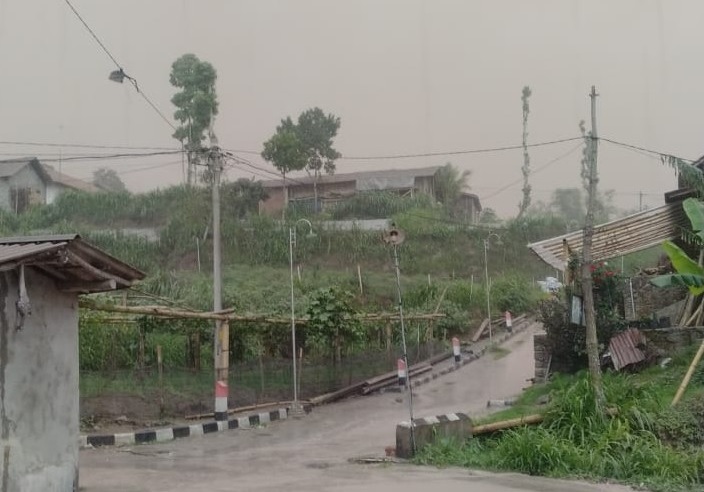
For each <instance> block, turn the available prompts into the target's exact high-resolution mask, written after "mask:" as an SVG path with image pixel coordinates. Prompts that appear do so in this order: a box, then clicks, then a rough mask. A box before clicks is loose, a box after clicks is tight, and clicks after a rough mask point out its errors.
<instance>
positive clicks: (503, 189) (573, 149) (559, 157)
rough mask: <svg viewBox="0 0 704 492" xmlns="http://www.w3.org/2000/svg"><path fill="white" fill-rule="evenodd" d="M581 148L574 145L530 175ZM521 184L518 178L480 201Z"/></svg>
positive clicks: (579, 145)
mask: <svg viewBox="0 0 704 492" xmlns="http://www.w3.org/2000/svg"><path fill="white" fill-rule="evenodd" d="M581 147H582V144H581V143H580V144H578V145H576V146H575V147H573V148H572V149H570V150H569V151H568V152H566V153H565V154H562V155H560V156H558V157H555V158H554V159H552V160H550V161H548V162H546V163H545V164H543V165H542V166H539V167H538V168H537V169H536V170H535V171H532V172H531V175H535V174H538V173H539V172H541V171H544V170H545V169H547V168H548V167H550V166H552V165H553V164H555V163H557V162H559V161H561V160H562V159H564V158H566V157H568V156H570V155H571V154H572V153H574V152H575V151H576V150H578V149H580V148H581ZM522 182H523V178H520V179H517V180H515V181H512V182H510V183H508V184H507V185H504V186H502V187H501V188H499V189H498V190H496V191H495V192H494V193H490V194H489V195H486V196H484V197H482V200H488V199H489V198H492V197H495V196H496V195H498V194H500V193H503V192H504V191H506V190H507V189H509V188H511V187H512V186H516V185H517V184H520V183H522Z"/></svg>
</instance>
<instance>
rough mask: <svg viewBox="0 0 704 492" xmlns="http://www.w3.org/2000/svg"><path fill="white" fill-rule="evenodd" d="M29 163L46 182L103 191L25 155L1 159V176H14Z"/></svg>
mask: <svg viewBox="0 0 704 492" xmlns="http://www.w3.org/2000/svg"><path fill="white" fill-rule="evenodd" d="M28 165H31V166H34V168H35V170H36V171H37V173H38V174H39V175H40V176H41V178H42V179H44V180H45V181H46V182H52V183H57V184H59V185H62V186H65V187H67V188H73V189H74V190H80V191H86V192H89V193H98V192H100V191H102V190H101V189H100V188H98V187H97V186H95V185H93V184H92V183H88V182H87V181H83V180H81V179H78V178H74V177H72V176H67V175H65V174H63V173H60V172H58V171H57V170H56V169H54V168H53V167H51V166H48V165H46V164H41V163H40V162H39V161H38V160H37V158H36V157H25V158H22V159H9V160H2V161H0V178H9V177H12V176H14V175H15V174H17V173H18V172H19V171H21V170H22V169H24V168H25V167H26V166H28Z"/></svg>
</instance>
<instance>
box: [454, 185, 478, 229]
mask: <svg viewBox="0 0 704 492" xmlns="http://www.w3.org/2000/svg"><path fill="white" fill-rule="evenodd" d="M481 210H482V208H481V204H480V203H479V198H478V197H477V196H476V195H472V194H469V193H465V194H463V195H461V196H460V198H459V202H458V207H457V213H458V214H460V215H461V216H462V219H463V220H464V221H465V222H467V223H469V224H476V223H477V222H479V213H480V212H481Z"/></svg>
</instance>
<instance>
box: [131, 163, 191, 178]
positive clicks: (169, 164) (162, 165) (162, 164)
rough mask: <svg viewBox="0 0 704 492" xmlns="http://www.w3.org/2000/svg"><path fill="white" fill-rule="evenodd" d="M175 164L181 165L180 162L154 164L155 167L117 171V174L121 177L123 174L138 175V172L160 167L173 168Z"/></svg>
mask: <svg viewBox="0 0 704 492" xmlns="http://www.w3.org/2000/svg"><path fill="white" fill-rule="evenodd" d="M177 164H181V161H171V162H164V163H161V164H155V165H153V166H146V167H140V168H138V169H128V170H126V171H118V172H117V174H119V175H120V176H122V175H124V174H133V173H140V172H142V171H149V170H151V169H158V168H161V167H168V166H175V165H177Z"/></svg>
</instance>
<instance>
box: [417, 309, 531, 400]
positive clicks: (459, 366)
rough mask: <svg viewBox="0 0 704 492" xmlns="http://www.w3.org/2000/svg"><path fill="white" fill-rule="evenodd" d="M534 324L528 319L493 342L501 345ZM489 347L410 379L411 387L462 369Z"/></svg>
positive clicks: (478, 357) (484, 352) (480, 356)
mask: <svg viewBox="0 0 704 492" xmlns="http://www.w3.org/2000/svg"><path fill="white" fill-rule="evenodd" d="M535 324H536V322H535V321H528V322H526V323H521V324H520V325H519V326H516V327H514V329H513V331H512V332H511V333H504V334H503V335H502V336H500V337H496V339H495V341H494V344H495V345H501V344H502V343H504V342H507V341H508V340H510V339H511V338H513V337H515V336H516V335H518V334H519V333H523V332H524V331H526V330H527V329H528V328H530V327H532V326H534V325H535ZM489 347H490V345H489V346H486V347H484V348H482V349H481V350H480V351H479V352H478V353H476V354H475V353H472V354H469V356H468V357H467V358H466V359H465V358H463V359H462V360H461V361H460V362H459V363H458V364H455V365H452V366H450V367H446V368H445V369H442V370H441V371H438V372H433V373H432V374H431V375H429V376H425V377H423V378H420V379H414V380H412V383H413V387H414V388H417V387H418V386H421V385H424V384H428V383H429V382H431V381H435V380H436V379H437V378H439V377H440V376H445V375H446V374H450V373H451V372H455V371H457V370H459V369H462V368H463V367H464V366H466V365H467V364H469V363H470V362H474V361H475V360H477V359H480V358H482V357H483V356H484V355H485V354H486V352H487V350H488V349H489Z"/></svg>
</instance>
